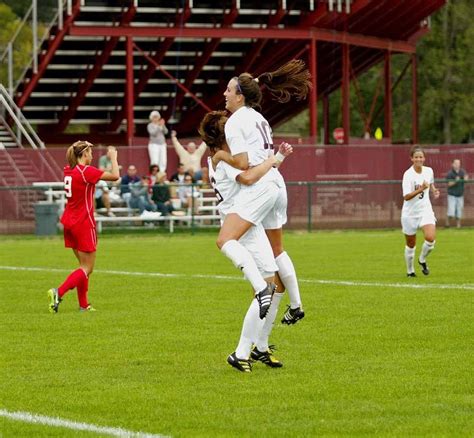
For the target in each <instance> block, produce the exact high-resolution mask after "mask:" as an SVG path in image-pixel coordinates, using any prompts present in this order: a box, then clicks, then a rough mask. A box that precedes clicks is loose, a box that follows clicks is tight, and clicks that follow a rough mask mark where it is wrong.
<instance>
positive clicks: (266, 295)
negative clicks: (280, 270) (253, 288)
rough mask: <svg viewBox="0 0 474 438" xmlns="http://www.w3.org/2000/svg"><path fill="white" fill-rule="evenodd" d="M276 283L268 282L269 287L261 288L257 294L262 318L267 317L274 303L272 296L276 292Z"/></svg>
mask: <svg viewBox="0 0 474 438" xmlns="http://www.w3.org/2000/svg"><path fill="white" fill-rule="evenodd" d="M275 289H276V285H275V284H273V283H268V284H267V287H266V288H265V289H263V290H261V291H260V292H259V293H258V294H256V295H255V298H256V299H257V301H258V307H259V309H260V319H263V318H265V316H267V313H268V309H269V308H270V304H271V303H272V296H273V293H274V292H275Z"/></svg>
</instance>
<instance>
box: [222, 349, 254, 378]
mask: <svg viewBox="0 0 474 438" xmlns="http://www.w3.org/2000/svg"><path fill="white" fill-rule="evenodd" d="M227 363H228V364H229V365H230V366H233V367H234V368H236V369H238V370H239V371H242V372H243V373H251V372H252V363H251V362H250V361H249V360H246V359H239V358H238V357H237V356H236V355H235V351H234V352H233V353H232V354H229V357H228V358H227Z"/></svg>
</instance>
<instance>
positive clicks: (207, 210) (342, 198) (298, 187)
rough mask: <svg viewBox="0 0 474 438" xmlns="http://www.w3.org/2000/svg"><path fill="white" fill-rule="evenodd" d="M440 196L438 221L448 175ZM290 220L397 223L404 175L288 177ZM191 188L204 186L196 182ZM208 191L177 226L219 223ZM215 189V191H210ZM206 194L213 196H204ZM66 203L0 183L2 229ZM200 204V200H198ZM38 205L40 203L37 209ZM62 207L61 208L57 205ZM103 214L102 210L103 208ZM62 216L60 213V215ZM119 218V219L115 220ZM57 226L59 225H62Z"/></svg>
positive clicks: (23, 224)
mask: <svg viewBox="0 0 474 438" xmlns="http://www.w3.org/2000/svg"><path fill="white" fill-rule="evenodd" d="M436 184H437V187H438V188H439V189H440V192H441V194H440V197H439V198H438V199H437V200H435V199H433V198H431V202H432V205H433V209H434V211H435V215H436V217H437V219H438V226H444V225H445V222H446V208H447V181H446V180H438V181H437V182H436ZM287 189H288V224H287V225H286V228H289V229H294V230H307V231H312V230H320V229H351V228H352V229H359V228H360V229H362V228H367V229H370V228H398V227H400V214H401V208H402V204H403V198H402V189H401V181H317V182H287ZM193 190H195V191H201V187H199V186H198V185H196V184H193ZM203 191H207V195H206V196H208V197H207V199H206V198H205V197H202V198H200V200H198V198H195V197H194V196H193V197H192V199H193V201H192V202H201V203H202V208H201V209H200V208H198V206H194V205H193V206H191V208H188V212H187V213H186V218H188V219H186V220H185V219H183V220H179V219H178V218H176V220H175V222H176V223H175V224H174V227H176V228H180V227H181V228H189V227H192V229H198V228H200V227H210V226H214V227H218V224H219V221H218V220H216V219H215V218H214V219H212V218H211V216H212V215H215V214H217V207H216V202H212V196H213V195H212V192H211V191H210V189H209V188H208V189H205V190H203ZM210 192H211V193H210ZM202 199H206V200H207V201H211V202H204V201H202ZM47 202H52V203H58V204H61V203H63V204H64V198H61V197H55V196H54V195H52V192H51V191H48V190H46V189H45V188H44V187H42V188H40V187H33V186H16V187H0V234H23V233H34V232H35V220H36V219H38V218H35V205H36V204H38V203H47ZM200 205H201V204H200ZM36 210H38V209H36ZM58 211H59V212H60V211H61V208H59V209H58ZM99 216H100V214H99ZM58 221H59V217H58ZM105 222H106V221H104V224H103V225H104V229H108V228H109V227H117V226H121V227H122V228H123V227H125V228H127V227H131V226H134V227H137V226H140V225H143V223H146V221H143V223H142V224H140V223H137V222H136V221H135V222H133V221H131V222H130V223H127V222H125V221H122V222H120V223H119V224H114V223H112V222H113V221H111V223H110V224H106V223H105ZM117 222H118V221H117ZM462 223H463V225H466V226H473V225H474V184H472V181H466V183H465V193H464V214H463V221H462ZM58 231H59V227H58Z"/></svg>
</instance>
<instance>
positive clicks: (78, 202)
mask: <svg viewBox="0 0 474 438" xmlns="http://www.w3.org/2000/svg"><path fill="white" fill-rule="evenodd" d="M103 173H104V171H103V170H99V169H97V167H94V166H83V165H82V164H78V165H76V166H75V167H74V168H73V169H71V168H70V167H69V166H66V167H65V168H64V191H65V192H66V198H67V204H66V208H65V210H64V214H63V216H62V218H61V223H62V224H63V225H64V226H65V227H66V228H72V227H75V226H76V225H80V224H84V223H85V224H87V225H89V226H92V227H95V220H94V192H95V184H96V183H97V181H99V179H100V177H101V176H102V175H103Z"/></svg>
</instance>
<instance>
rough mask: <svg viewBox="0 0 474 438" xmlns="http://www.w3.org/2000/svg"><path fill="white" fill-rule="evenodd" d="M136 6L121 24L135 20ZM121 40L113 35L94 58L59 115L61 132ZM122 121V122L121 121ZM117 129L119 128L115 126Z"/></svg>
mask: <svg viewBox="0 0 474 438" xmlns="http://www.w3.org/2000/svg"><path fill="white" fill-rule="evenodd" d="M135 13H136V8H135V7H133V6H131V7H130V8H129V9H128V10H127V12H126V13H125V14H124V15H123V16H122V19H121V21H120V25H121V26H122V25H126V24H128V23H130V22H131V21H132V20H133V17H134V16H135ZM118 41H119V38H118V37H113V38H111V39H110V40H108V41H107V42H106V43H105V46H104V48H103V50H102V52H101V54H100V55H99V56H96V57H95V58H94V64H93V65H92V66H90V68H89V70H88V71H87V72H86V77H85V79H84V80H83V81H81V82H80V83H79V86H78V89H77V92H76V94H75V95H74V97H73V98H72V99H71V101H70V103H69V106H68V108H67V110H65V111H64V112H63V113H61V114H60V116H59V122H58V124H57V127H56V129H57V130H58V131H59V132H62V131H64V129H65V128H66V127H67V125H68V124H69V121H70V120H71V119H72V118H73V117H74V114H76V111H77V108H78V107H79V105H80V104H81V102H82V101H83V100H84V98H85V97H86V95H87V93H88V92H89V90H90V89H91V87H92V85H94V81H95V80H96V78H97V77H98V76H99V74H100V73H101V72H102V67H103V66H104V65H105V64H107V62H108V60H109V59H110V56H111V54H112V51H113V50H114V49H115V47H116V45H117V43H118ZM119 123H120V122H119ZM115 129H117V128H115Z"/></svg>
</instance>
